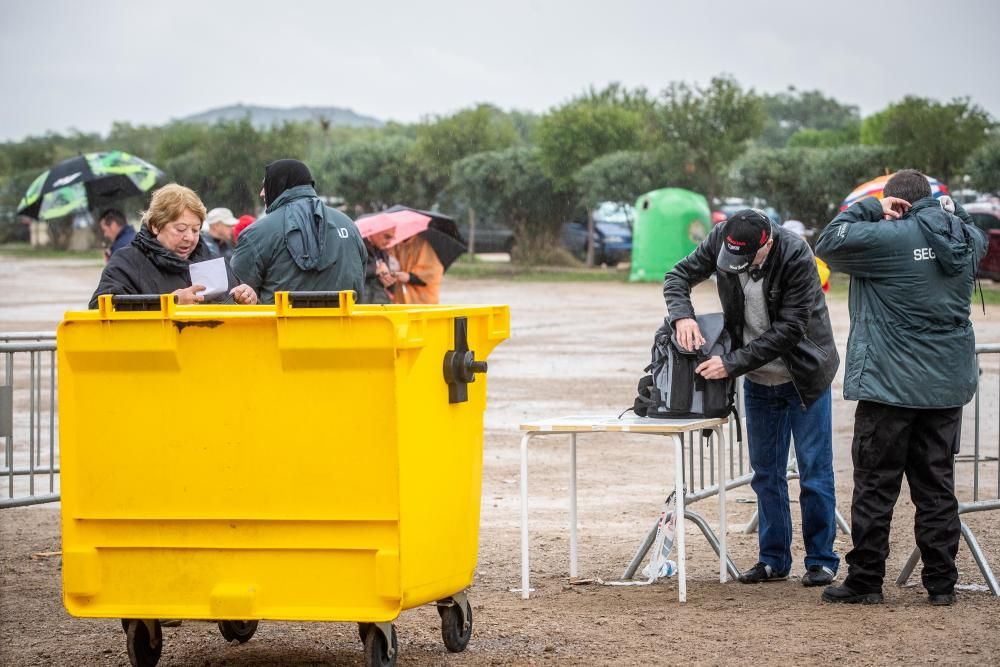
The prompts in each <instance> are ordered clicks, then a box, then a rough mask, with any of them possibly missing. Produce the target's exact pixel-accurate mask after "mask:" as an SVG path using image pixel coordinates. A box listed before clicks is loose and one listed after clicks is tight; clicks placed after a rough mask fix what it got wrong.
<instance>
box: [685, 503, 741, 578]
mask: <svg viewBox="0 0 1000 667" xmlns="http://www.w3.org/2000/svg"><path fill="white" fill-rule="evenodd" d="M684 514H685V515H686V516H687V518H688V519H691V520H692V521H694V524H695V525H696V526H698V527H699V528H701V533H702V535H704V536H705V539H706V540H708V544H709V546H711V547H712V550H713V551H715V554H716V555H717V556H719V557H720V558H722V549H721V548H720V545H719V538H718V537H717V536H716V534H715V531H713V530H712V527H711V526H710V525H708V521H707V520H706V519H705V517H703V516H702V515H701V514H698V513H697V512H695V511H694V510H684ZM724 562H725V564H726V569H727V570H728V572H729V576H731V577H732V578H733V579H739V577H740V570H739V568H738V567H736V563H734V562H733V559H732V558H730V557H729V554H728V553H727V554H726V558H725V561H724Z"/></svg>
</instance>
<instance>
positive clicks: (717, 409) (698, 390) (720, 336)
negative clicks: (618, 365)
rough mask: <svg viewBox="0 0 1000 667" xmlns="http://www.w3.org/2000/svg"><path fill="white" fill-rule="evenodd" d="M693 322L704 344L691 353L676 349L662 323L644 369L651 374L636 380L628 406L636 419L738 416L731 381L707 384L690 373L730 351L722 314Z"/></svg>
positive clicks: (668, 328) (671, 332) (671, 334)
mask: <svg viewBox="0 0 1000 667" xmlns="http://www.w3.org/2000/svg"><path fill="white" fill-rule="evenodd" d="M695 319H696V320H697V322H698V328H699V329H701V334H702V336H703V337H704V338H705V344H704V345H703V346H702V347H701V349H700V350H696V351H694V352H688V351H687V350H685V349H684V348H682V347H681V346H680V345H678V343H677V340H676V338H675V337H674V330H673V328H672V327H671V326H670V321H669V320H667V319H664V320H663V326H661V327H660V328H659V329H657V331H656V336H655V337H654V338H653V350H652V360H651V361H650V364H649V365H648V366H646V368H645V371H646V372H647V373H649V375H646V376H644V377H643V378H642V379H641V380H639V388H638V392H639V395H638V396H637V397H636V399H635V404H634V405H633V406H632V409H633V411H634V412H635V414H636V415H638V416H639V417H661V418H668V419H677V418H684V417H689V418H692V417H726V416H728V415H729V414H737V412H736V408H735V401H736V380H735V378H731V377H728V378H723V379H721V380H706V379H705V378H703V377H702V376H700V375H698V374H697V373H695V372H694V369H695V368H696V367H697V366H698V364H700V363H701V362H703V361H705V360H706V359H708V358H709V357H714V356H720V355H723V354H726V353H727V352H729V351H731V350H732V349H733V344H732V338H731V337H730V335H729V332H728V331H727V330H726V327H725V320H724V319H723V316H722V313H709V314H707V315H699V316H698V317H697V318H695ZM737 417H738V415H737Z"/></svg>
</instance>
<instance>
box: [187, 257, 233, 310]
mask: <svg viewBox="0 0 1000 667" xmlns="http://www.w3.org/2000/svg"><path fill="white" fill-rule="evenodd" d="M189 268H190V269H191V284H192V285H204V286H205V291H204V292H198V294H200V295H201V296H203V297H205V299H206V300H207V299H211V298H213V297H217V296H219V295H220V294H224V293H225V292H226V290H228V289H229V276H228V275H227V274H226V260H225V259H223V258H222V257H216V258H215V259H210V260H208V261H205V262H196V263H194V264H191V266H190V267H189Z"/></svg>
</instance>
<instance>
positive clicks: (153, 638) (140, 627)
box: [125, 619, 163, 667]
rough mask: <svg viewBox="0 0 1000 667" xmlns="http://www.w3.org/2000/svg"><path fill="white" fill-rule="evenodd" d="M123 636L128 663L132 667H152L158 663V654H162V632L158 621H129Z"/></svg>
mask: <svg viewBox="0 0 1000 667" xmlns="http://www.w3.org/2000/svg"><path fill="white" fill-rule="evenodd" d="M151 630H152V632H151ZM125 636H126V643H127V645H128V661H129V662H130V663H131V664H132V667H153V666H154V665H156V663H157V662H159V661H160V654H161V653H162V652H163V630H162V629H161V628H160V622H159V621H158V620H152V621H140V620H135V619H131V620H129V622H128V630H127V631H126V635H125Z"/></svg>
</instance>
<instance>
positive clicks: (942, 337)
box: [816, 197, 986, 409]
mask: <svg viewBox="0 0 1000 667" xmlns="http://www.w3.org/2000/svg"><path fill="white" fill-rule="evenodd" d="M883 218H884V216H883V212H882V206H881V204H880V202H879V201H878V200H877V199H875V198H874V197H869V198H866V199H862V200H861V201H859V202H856V203H854V204H853V205H852V206H851V207H850V208H848V209H847V210H846V211H843V212H842V213H840V215H838V216H837V217H836V218H834V219H833V222H831V223H830V224H829V225H828V226H827V228H826V229H825V230H823V233H822V234H821V235H820V237H819V240H818V241H817V242H816V254H817V255H819V256H820V257H822V258H823V259H824V260H826V262H827V263H828V264H829V265H830V267H831V268H832V269H833V270H834V271H841V272H843V273H847V274H850V276H851V293H850V299H849V308H850V313H851V333H850V337H849V338H848V341H847V369H846V371H845V376H844V398H846V399H847V400H864V401H874V402H876V403H885V404H887V405H895V406H899V407H907V408H927V409H930V408H937V409H941V408H956V407H960V406H962V405H965V404H966V403H968V402H969V400H970V399H971V398H972V396H973V395H974V394H975V391H976V382H977V370H976V349H975V348H976V337H975V333H974V332H973V330H972V322H970V321H969V314H970V310H971V297H972V290H973V287H974V284H975V277H976V267H977V266H979V260H980V259H981V258H982V256H983V253H984V252H985V249H986V236H985V234H983V232H982V231H981V230H979V229H978V228H977V227H976V226H975V225H973V224H972V220H971V218H970V217H969V215H968V214H967V213H966V212H965V210H964V209H963V208H962V207H961V206H960V205H957V204H956V211H955V215H952V214H951V213H948V212H947V211H945V210H944V209H943V208H941V206H940V204H939V203H938V202H937V200H935V199H934V198H933V197H925V198H923V199H920V200H919V201H916V202H914V203H913V206H912V207H911V208H910V210H909V211H907V213H906V214H905V215H904V216H903V217H901V218H900V219H898V220H885V219H883Z"/></svg>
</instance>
